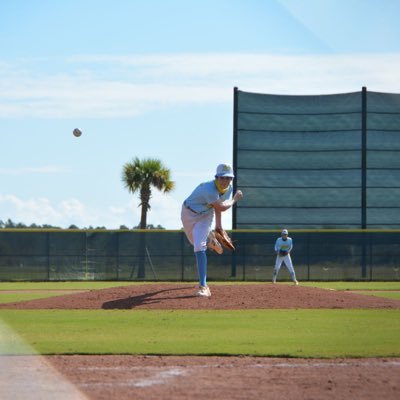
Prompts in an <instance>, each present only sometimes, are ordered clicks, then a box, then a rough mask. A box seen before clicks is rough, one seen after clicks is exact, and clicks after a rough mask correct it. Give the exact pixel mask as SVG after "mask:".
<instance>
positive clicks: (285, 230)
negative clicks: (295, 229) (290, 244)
mask: <svg viewBox="0 0 400 400" xmlns="http://www.w3.org/2000/svg"><path fill="white" fill-rule="evenodd" d="M288 234H289V232H288V230H287V229H284V230H283V231H282V233H281V235H288Z"/></svg>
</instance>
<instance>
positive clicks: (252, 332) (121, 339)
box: [0, 310, 400, 358]
mask: <svg viewBox="0 0 400 400" xmlns="http://www.w3.org/2000/svg"><path fill="white" fill-rule="evenodd" d="M1 321H3V325H0V333H2V334H1V335H0V338H1V339H0V353H3V354H5V353H13V354H15V353H26V352H38V353H42V354H174V355H185V354H196V355H210V354H215V355H255V356H278V357H281V356H287V357H326V358H334V357H392V356H396V357H399V356H400V310H246V311H205V310H197V311H188V310H184V311H181V310H180V311H165V310H163V311H160V310H157V311H155V310H152V311H150V310H0V322H1ZM2 326H3V332H1V330H2ZM8 328H10V329H11V330H12V332H15V333H17V335H15V334H10V333H6V332H7V329H8ZM19 336H20V337H22V338H23V340H24V341H26V343H28V344H29V345H30V346H32V348H31V350H27V349H26V348H25V347H24V346H22V345H21V341H20V340H19V339H18V337H19Z"/></svg>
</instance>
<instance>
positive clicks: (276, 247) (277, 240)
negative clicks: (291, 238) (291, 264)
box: [275, 238, 280, 254]
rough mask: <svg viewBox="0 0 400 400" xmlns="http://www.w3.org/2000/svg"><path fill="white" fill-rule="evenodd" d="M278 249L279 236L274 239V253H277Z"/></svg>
mask: <svg viewBox="0 0 400 400" xmlns="http://www.w3.org/2000/svg"><path fill="white" fill-rule="evenodd" d="M279 250H280V248H279V238H278V239H276V241H275V253H276V254H279Z"/></svg>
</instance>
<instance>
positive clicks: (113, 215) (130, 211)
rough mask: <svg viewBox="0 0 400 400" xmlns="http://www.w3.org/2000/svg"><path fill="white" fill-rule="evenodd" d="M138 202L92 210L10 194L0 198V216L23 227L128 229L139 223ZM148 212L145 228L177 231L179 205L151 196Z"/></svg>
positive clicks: (69, 201)
mask: <svg viewBox="0 0 400 400" xmlns="http://www.w3.org/2000/svg"><path fill="white" fill-rule="evenodd" d="M138 204H139V200H138V199H137V198H134V197H132V199H131V200H130V201H129V202H128V203H127V204H123V205H108V206H104V207H102V206H99V207H92V206H89V205H86V204H84V203H83V202H82V201H80V200H78V199H65V200H63V201H61V202H59V203H56V202H52V201H50V200H49V199H47V198H31V199H21V198H19V197H17V196H15V195H13V194H5V195H0V215H1V216H2V219H3V221H6V220H8V219H11V220H12V221H13V222H16V223H18V222H22V223H24V224H25V225H28V226H29V225H31V224H33V223H35V224H37V225H43V224H49V225H54V226H60V227H62V228H68V227H69V226H70V225H77V226H78V227H80V228H83V227H88V226H93V227H97V226H105V227H106V228H108V229H118V228H119V227H120V226H121V225H126V226H128V227H130V228H132V227H134V226H137V225H138V224H139V222H140V207H138ZM150 204H151V207H152V208H151V210H150V212H149V213H148V216H147V222H148V224H152V225H154V226H157V225H161V226H162V227H164V228H168V229H180V227H181V224H180V204H179V203H178V202H177V201H176V200H175V199H173V198H172V197H170V196H169V195H166V194H162V193H154V196H153V197H152V199H151V203H150Z"/></svg>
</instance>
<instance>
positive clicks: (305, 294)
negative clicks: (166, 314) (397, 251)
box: [0, 283, 400, 310]
mask: <svg viewBox="0 0 400 400" xmlns="http://www.w3.org/2000/svg"><path fill="white" fill-rule="evenodd" d="M210 289H211V293H212V296H211V297H210V298H203V297H201V298H200V297H197V296H196V292H197V290H196V286H195V285H193V284H184V283H176V284H174V283H168V284H143V285H137V284H134V285H131V286H122V287H114V288H109V289H101V290H90V291H87V292H83V293H82V292H80V293H74V294H68V295H63V296H57V297H50V298H46V299H37V300H30V301H23V302H18V303H7V304H0V308H13V309H101V308H102V309H210V310H229V309H230V310H239V309H272V308H388V309H394V308H400V300H393V299H385V298H380V297H374V296H367V295H361V294H356V293H351V292H343V291H334V290H326V289H319V288H313V287H305V286H301V284H300V286H294V285H286V284H275V285H273V284H271V283H266V284H231V285H219V284H214V285H213V284H210Z"/></svg>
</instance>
